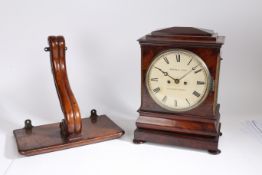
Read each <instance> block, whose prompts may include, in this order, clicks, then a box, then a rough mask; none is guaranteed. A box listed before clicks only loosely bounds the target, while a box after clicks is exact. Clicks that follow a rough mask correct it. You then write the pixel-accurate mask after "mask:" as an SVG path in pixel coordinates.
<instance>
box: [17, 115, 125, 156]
mask: <svg viewBox="0 0 262 175" xmlns="http://www.w3.org/2000/svg"><path fill="white" fill-rule="evenodd" d="M59 125H60V123H54V124H48V125H41V126H37V127H33V128H32V129H25V128H23V129H18V130H15V131H14V134H15V136H16V141H17V147H18V151H19V153H20V154H22V155H26V156H32V155H36V154H42V153H48V152H53V151H57V150H62V149H67V148H72V147H77V146H83V145H87V144H92V143H97V142H102V141H106V140H111V139H115V138H119V137H121V136H122V135H123V133H124V131H123V130H122V129H121V128H120V127H118V126H117V125H116V124H115V123H114V122H113V121H112V120H110V119H109V118H108V117H107V116H105V115H101V116H98V117H97V120H95V121H93V120H92V119H91V118H84V119H83V120H82V132H81V137H79V138H78V139H75V140H68V139H67V138H65V137H61V130H60V127H59Z"/></svg>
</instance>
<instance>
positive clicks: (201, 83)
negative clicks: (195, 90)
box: [197, 81, 205, 85]
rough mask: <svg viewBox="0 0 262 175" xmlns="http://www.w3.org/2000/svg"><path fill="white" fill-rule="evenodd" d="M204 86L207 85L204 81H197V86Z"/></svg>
mask: <svg viewBox="0 0 262 175" xmlns="http://www.w3.org/2000/svg"><path fill="white" fill-rule="evenodd" d="M203 84H205V82H204V81H197V85H203Z"/></svg>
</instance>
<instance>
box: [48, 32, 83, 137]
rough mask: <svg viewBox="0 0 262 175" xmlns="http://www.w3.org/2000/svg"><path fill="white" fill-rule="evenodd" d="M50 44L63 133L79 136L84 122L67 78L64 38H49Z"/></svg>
mask: <svg viewBox="0 0 262 175" xmlns="http://www.w3.org/2000/svg"><path fill="white" fill-rule="evenodd" d="M48 42H49V51H50V59H51V67H52V72H53V76H54V81H55V86H56V90H57V94H58V97H59V101H60V105H61V108H62V111H63V113H64V118H65V119H64V120H63V122H62V123H61V129H62V132H63V134H65V135H66V136H69V135H73V134H79V133H81V129H82V120H81V114H80V110H79V107H78V104H77V101H76V99H75V97H74V94H73V92H72V90H71V88H70V85H69V81H68V77H67V71H66V61H65V50H66V47H65V40H64V37H63V36H49V37H48Z"/></svg>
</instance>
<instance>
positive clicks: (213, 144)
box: [133, 127, 222, 154]
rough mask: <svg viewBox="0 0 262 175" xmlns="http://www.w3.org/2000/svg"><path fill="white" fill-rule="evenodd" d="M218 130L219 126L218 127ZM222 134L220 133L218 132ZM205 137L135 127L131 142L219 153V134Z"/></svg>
mask: <svg viewBox="0 0 262 175" xmlns="http://www.w3.org/2000/svg"><path fill="white" fill-rule="evenodd" d="M219 130H220V127H219ZM220 135H222V133H220ZM220 135H218V136H215V137H207V136H200V135H188V134H181V133H174V132H167V131H157V130H150V129H142V128H137V129H136V130H135V133H134V140H133V142H134V143H136V144H140V143H144V142H152V143H159V144H168V145H176V146H182V147H188V148H195V149H202V150H208V152H209V153H211V154H219V153H220V152H221V151H220V150H219V149H218V140H219V136H220Z"/></svg>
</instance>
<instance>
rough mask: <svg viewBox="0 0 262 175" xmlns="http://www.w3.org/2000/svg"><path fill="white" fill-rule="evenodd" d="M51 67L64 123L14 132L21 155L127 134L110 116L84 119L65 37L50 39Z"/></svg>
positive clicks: (26, 127)
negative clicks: (72, 84)
mask: <svg viewBox="0 0 262 175" xmlns="http://www.w3.org/2000/svg"><path fill="white" fill-rule="evenodd" d="M48 43H49V47H47V48H45V51H49V52H50V59H51V67H52V72H53V76H54V82H55V86H56V90H57V94H58V97H59V101H60V105H61V108H62V112H63V114H64V119H63V120H62V122H60V123H53V124H46V125H40V126H33V125H32V123H31V120H29V119H28V120H26V121H25V127H24V128H22V129H17V130H14V131H13V133H14V136H15V139H16V143H17V148H18V151H19V153H20V154H22V155H26V156H32V155H36V154H42V153H48V152H52V151H57V150H62V149H67V148H72V147H77V146H82V145H87V144H92V143H97V142H102V141H106V140H111V139H116V138H119V137H121V136H122V135H123V134H124V131H123V130H122V129H121V128H120V127H119V126H117V125H116V124H115V123H114V122H113V121H112V120H110V118H108V117H107V116H106V115H97V113H96V110H94V109H93V110H92V111H91V115H90V117H88V118H83V119H82V118H81V114H80V110H79V107H78V103H77V101H76V99H75V97H74V94H73V92H72V90H71V88H70V84H69V80H68V76H67V71H66V60H65V50H66V47H65V40H64V37H63V36H49V37H48Z"/></svg>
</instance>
